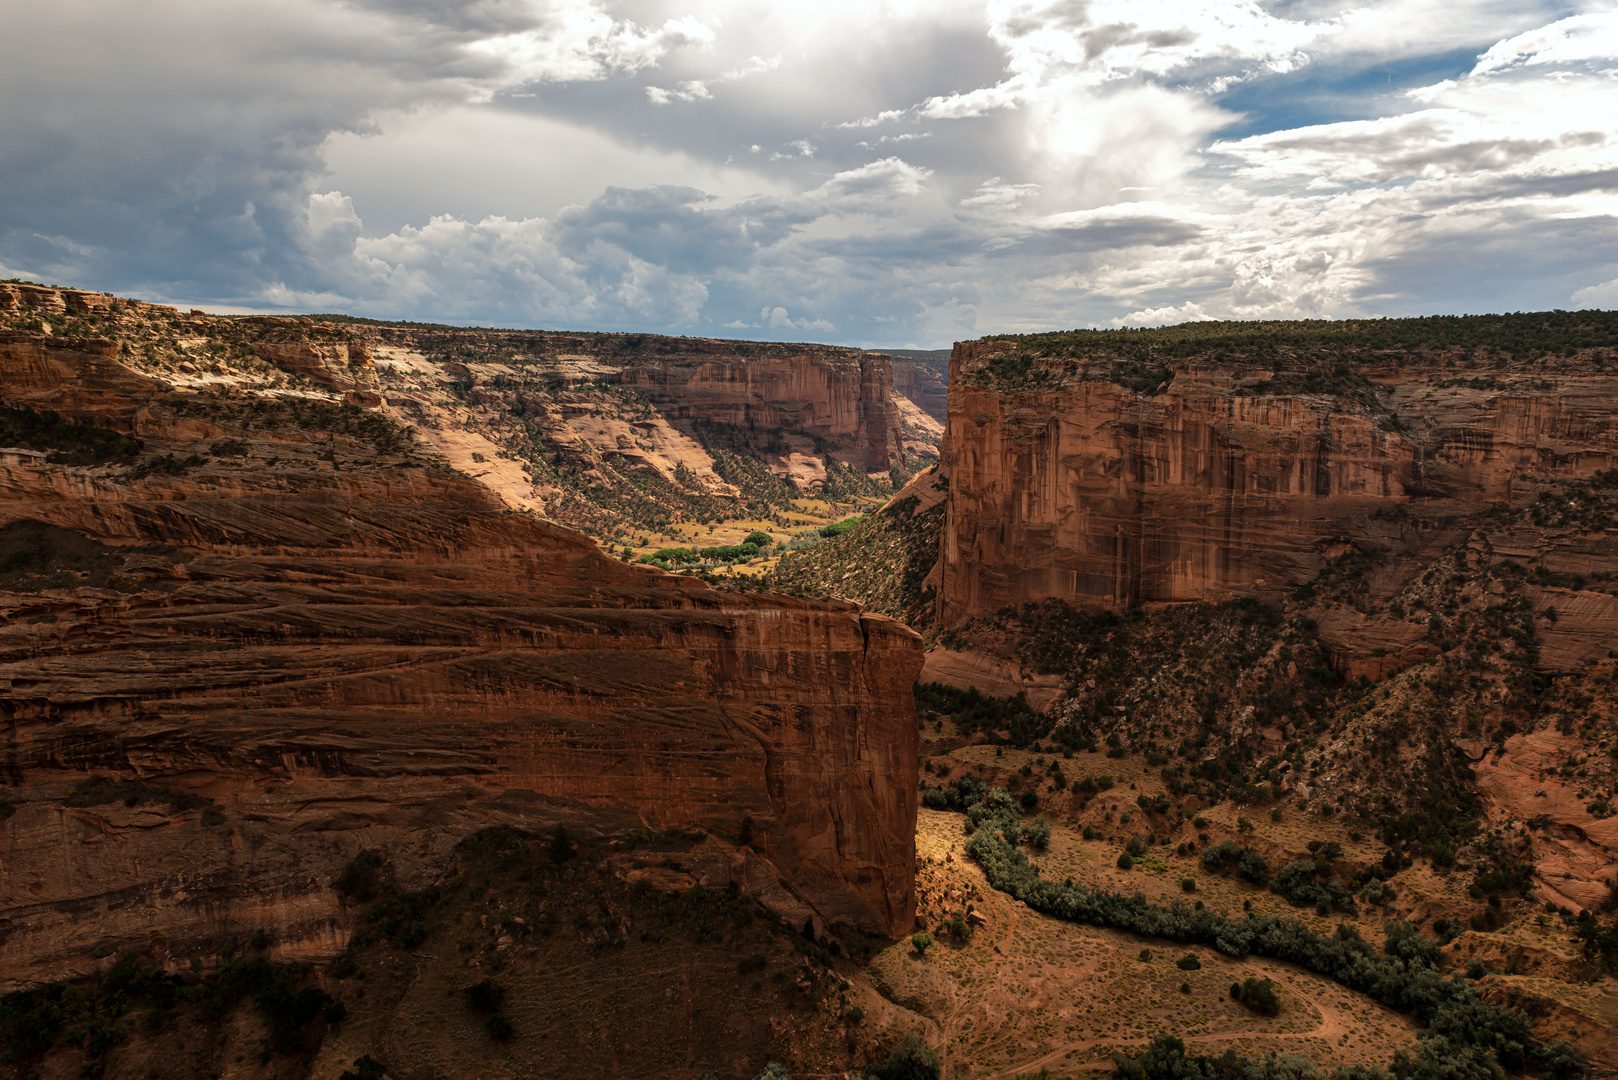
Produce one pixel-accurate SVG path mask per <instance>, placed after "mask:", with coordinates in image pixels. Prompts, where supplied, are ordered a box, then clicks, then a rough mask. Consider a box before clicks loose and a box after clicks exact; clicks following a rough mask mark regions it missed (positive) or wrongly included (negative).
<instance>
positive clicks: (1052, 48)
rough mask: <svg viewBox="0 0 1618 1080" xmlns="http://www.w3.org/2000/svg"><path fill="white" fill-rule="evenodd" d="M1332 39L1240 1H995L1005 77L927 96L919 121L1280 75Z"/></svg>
mask: <svg viewBox="0 0 1618 1080" xmlns="http://www.w3.org/2000/svg"><path fill="white" fill-rule="evenodd" d="M1338 29H1339V26H1338V24H1336V23H1333V22H1315V23H1308V22H1295V21H1292V20H1289V19H1284V18H1280V17H1277V16H1274V15H1271V14H1270V13H1269V12H1267V11H1265V10H1264V8H1262V7H1261V6H1259V5H1258V4H1256V3H1251V2H1241V0H1238V2H1235V3H1231V2H1228V0H1224V2H1221V0H1201V2H1197V0H1192V2H1185V0H1092V2H1091V3H1088V4H1085V5H1082V6H1079V5H1074V4H1072V3H1071V2H1069V0H1034V2H1032V3H1029V2H1024V0H998V2H994V3H991V4H990V5H989V37H990V38H991V39H992V40H994V41H995V42H996V43H997V44H999V45H1000V46H1001V48H1002V49H1004V50H1005V54H1006V71H1007V75H1006V77H1005V78H1004V79H1002V80H1001V81H999V82H998V83H995V84H994V85H992V86H983V87H978V88H977V89H974V90H969V91H964V92H962V91H957V92H954V93H949V94H937V95H934V96H932V97H930V98H928V99H927V100H926V101H924V102H922V103H921V105H920V106H919V111H920V113H921V115H922V116H925V117H931V118H936V119H951V120H955V119H963V118H966V117H973V116H982V115H984V114H985V113H988V112H992V111H995V110H998V109H1012V108H1020V107H1022V106H1025V105H1028V104H1030V103H1033V102H1036V101H1040V100H1045V99H1046V98H1047V97H1048V95H1047V93H1046V91H1047V88H1049V87H1051V86H1053V85H1057V84H1065V85H1067V86H1070V87H1088V88H1096V87H1100V86H1103V85H1105V84H1108V83H1112V82H1116V81H1119V80H1122V79H1130V78H1134V77H1136V76H1141V75H1148V76H1167V75H1170V74H1171V73H1172V74H1179V75H1184V74H1193V73H1194V69H1196V68H1198V67H1201V66H1206V65H1208V64H1209V63H1219V64H1227V65H1228V64H1236V65H1250V66H1252V67H1257V68H1261V69H1264V70H1268V71H1275V72H1287V71H1291V70H1293V69H1294V68H1296V67H1298V66H1300V65H1302V64H1304V63H1306V62H1307V60H1308V57H1307V55H1306V54H1304V53H1303V52H1302V49H1303V47H1304V46H1305V45H1308V44H1310V43H1312V42H1314V41H1316V40H1317V39H1319V38H1321V37H1322V36H1324V35H1329V34H1332V33H1335V32H1336V31H1337V30H1338ZM1229 78H1230V76H1228V75H1227V76H1226V83H1227V85H1228V81H1229Z"/></svg>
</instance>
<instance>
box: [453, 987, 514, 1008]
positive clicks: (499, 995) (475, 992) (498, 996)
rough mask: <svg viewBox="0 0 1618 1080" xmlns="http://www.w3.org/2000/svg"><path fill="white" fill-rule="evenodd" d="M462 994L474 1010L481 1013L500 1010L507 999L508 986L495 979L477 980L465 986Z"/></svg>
mask: <svg viewBox="0 0 1618 1080" xmlns="http://www.w3.org/2000/svg"><path fill="white" fill-rule="evenodd" d="M461 994H462V995H463V996H464V997H465V998H466V1003H467V1004H468V1005H469V1006H471V1008H472V1011H473V1012H480V1013H492V1012H499V1011H500V1007H501V1006H502V1005H503V1004H505V1000H506V988H505V987H504V986H502V985H501V984H499V983H497V982H495V981H494V980H493V979H484V980H483V981H482V982H475V983H473V984H472V985H471V986H468V987H466V988H464V989H463V990H462V991H461Z"/></svg>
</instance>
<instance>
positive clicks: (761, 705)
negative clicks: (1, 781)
mask: <svg viewBox="0 0 1618 1080" xmlns="http://www.w3.org/2000/svg"><path fill="white" fill-rule="evenodd" d="M42 358H43V359H42ZM47 361H48V362H47ZM41 373H43V374H41ZM864 378H865V376H862V381H863V380H864ZM878 381H880V380H878ZM0 385H3V386H4V387H6V389H7V391H8V392H9V391H11V390H13V389H19V390H20V391H25V393H24V394H23V396H25V397H26V398H27V399H28V402H29V403H30V404H32V405H34V406H36V407H49V408H56V409H59V410H61V411H63V412H64V413H67V414H68V415H79V414H83V415H94V416H96V417H97V418H99V419H102V420H104V421H109V422H119V423H122V424H124V425H125V430H129V431H133V432H134V433H135V434H136V435H137V436H139V437H140V438H142V439H143V440H145V444H146V446H145V450H144V452H143V462H151V461H153V460H157V459H158V458H159V456H160V455H173V456H174V457H173V458H170V459H169V460H171V461H172V460H174V459H176V458H179V459H184V458H185V457H186V455H193V454H195V455H196V456H197V458H198V460H200V463H195V462H194V463H192V464H191V465H189V466H188V467H186V468H184V469H183V470H178V469H177V468H176V467H173V466H171V467H168V468H157V469H153V468H147V469H141V468H135V469H129V468H127V467H121V466H104V467H100V468H72V467H67V466H59V465H50V464H46V463H43V462H39V461H30V462H29V463H27V464H14V465H0V526H4V525H6V524H9V523H12V522H17V521H21V520H33V521H38V522H45V523H49V524H50V525H52V526H59V527H62V528H65V529H71V530H74V531H75V532H78V533H81V534H83V535H85V536H88V537H91V538H94V539H96V540H99V541H103V542H105V543H106V544H108V545H111V547H112V550H113V552H115V553H120V554H121V555H122V558H123V561H124V566H123V568H122V570H121V571H119V572H118V573H117V574H115V575H114V576H113V578H112V579H110V580H109V581H108V583H107V584H108V586H109V587H106V588H99V587H90V586H89V585H88V584H81V585H80V586H79V587H78V588H49V589H46V588H27V587H26V586H25V585H19V584H18V583H17V582H16V581H12V583H11V585H10V586H9V587H11V588H23V591H22V592H11V593H0V606H3V607H4V609H5V615H6V618H5V621H4V628H3V630H0V680H3V681H0V717H3V718H4V723H5V738H6V748H5V769H6V778H7V784H8V788H7V790H6V791H5V793H4V796H3V798H4V801H5V802H6V803H7V804H8V805H10V806H12V807H14V808H15V812H14V813H12V814H11V815H10V816H9V817H8V818H7V819H6V820H4V821H0V865H3V873H0V972H4V975H5V980H6V982H7V983H8V984H9V985H12V986H16V985H21V984H27V983H32V982H42V981H46V980H51V979H58V978H63V977H69V976H73V975H76V974H83V973H85V972H87V971H89V970H92V969H93V968H94V967H95V966H97V965H98V963H99V962H98V961H96V960H95V959H93V954H94V953H95V952H99V951H104V949H105V948H112V949H118V948H121V947H124V946H126V945H134V944H141V945H143V946H145V945H149V944H151V943H152V942H155V941H159V940H160V941H161V942H162V947H161V950H160V951H163V952H165V953H166V955H168V956H169V958H170V959H171V961H172V962H175V963H179V962H181V961H182V960H183V959H185V958H186V957H188V956H190V957H194V956H197V955H202V954H206V953H207V952H208V951H209V950H211V949H214V948H216V947H218V946H219V945H221V944H222V943H223V942H224V941H226V940H227V939H230V938H232V937H237V936H240V935H242V934H244V933H251V932H253V931H254V930H257V929H264V930H266V931H268V932H269V933H270V935H271V937H272V938H274V939H275V940H276V941H277V943H278V944H277V949H278V950H279V952H280V954H281V955H283V956H317V955H329V954H331V953H333V952H335V951H337V950H338V949H340V948H341V947H342V945H343V942H344V940H345V939H346V924H345V922H344V916H343V912H342V908H341V905H340V904H339V902H338V897H337V894H336V893H335V891H334V889H333V883H334V881H335V880H336V878H337V876H338V874H339V872H340V871H341V868H342V867H343V865H344V864H346V863H347V862H348V861H349V860H350V859H352V858H353V857H354V855H355V854H356V853H358V852H359V851H361V850H379V851H383V852H386V853H387V854H388V855H389V857H390V858H392V859H393V861H394V863H395V866H396V867H397V869H398V871H399V873H400V875H401V877H402V879H403V880H404V881H406V882H407V883H409V882H422V881H426V880H429V879H431V878H432V877H433V876H434V875H435V873H436V867H437V865H438V863H439V859H440V858H441V856H442V855H443V854H444V852H445V851H446V850H447V849H448V848H449V847H450V846H451V845H453V844H454V843H455V842H456V841H457V840H459V839H460V838H462V837H464V836H466V835H468V834H470V833H472V832H474V831H476V830H478V829H481V828H484V827H487V826H490V825H495V824H508V825H513V826H516V827H519V828H524V829H529V830H534V831H549V830H552V829H554V828H555V827H556V826H557V825H558V824H561V825H564V826H565V827H566V828H567V829H569V830H573V831H576V832H579V833H591V834H611V833H618V832H624V831H628V830H632V829H636V828H650V829H668V828H675V827H695V828H702V829H704V830H707V831H708V832H709V833H710V834H711V835H712V836H714V837H716V838H718V839H720V840H723V841H725V842H726V843H729V844H732V845H736V844H740V843H741V841H742V839H743V838H744V837H746V836H750V837H751V847H752V848H753V849H754V851H755V853H756V857H752V856H748V857H741V856H738V858H737V861H736V865H737V866H738V868H739V869H738V877H739V878H740V879H741V880H738V882H737V884H738V885H739V886H741V887H744V888H750V887H752V888H756V886H757V880H758V864H759V862H760V860H762V861H763V863H764V864H765V865H766V866H767V867H768V868H769V869H770V870H771V871H772V874H773V878H774V879H776V880H779V882H780V883H781V887H784V889H785V890H787V892H788V893H789V894H791V895H792V896H793V897H794V899H793V903H795V904H805V905H807V906H808V907H810V908H811V909H813V910H814V911H815V912H816V913H817V914H818V915H819V916H820V917H821V918H822V919H823V920H824V921H826V922H835V921H839V920H841V921H845V922H849V923H853V924H858V925H861V926H864V927H866V928H868V929H870V930H874V931H879V932H886V933H890V934H898V933H901V932H904V931H908V929H909V928H910V926H911V924H912V921H913V917H914V899H913V888H912V878H913V870H914V823H915V812H916V802H915V800H916V794H915V793H916V776H917V763H916V751H917V744H916V739H917V735H916V725H915V718H914V712H913V706H912V704H911V699H910V686H911V684H912V683H913V681H914V679H915V676H916V673H917V671H918V670H919V668H920V665H921V653H920V648H919V644H918V640H917V638H916V636H915V635H914V634H913V633H912V632H911V631H909V630H908V629H906V628H904V627H903V626H901V625H900V624H898V623H895V622H893V621H891V620H888V619H885V618H882V617H880V616H871V615H866V614H863V613H862V612H861V611H860V610H859V609H858V608H857V607H856V606H854V605H852V604H847V603H837V602H817V601H802V600H793V599H790V598H786V597H779V596H772V595H768V594H747V595H738V594H731V593H726V592H721V591H716V590H711V589H708V588H706V587H702V586H700V585H698V584H696V583H693V582H691V581H688V580H686V579H681V578H676V577H671V576H669V575H664V574H660V573H657V572H655V571H651V570H648V569H645V568H638V567H630V566H625V565H623V564H621V563H618V562H615V561H613V560H611V559H607V558H604V557H602V556H601V555H600V554H599V553H598V552H597V550H596V549H595V547H594V545H593V544H591V543H590V542H589V541H588V540H586V539H585V538H583V537H581V536H578V535H577V534H574V533H571V532H569V531H567V530H565V529H562V528H559V527H557V526H554V525H552V524H549V523H547V522H544V521H543V520H541V519H538V518H535V517H533V516H532V515H527V514H520V513H513V512H511V511H509V510H508V509H506V508H505V506H504V505H503V504H502V503H501V502H500V501H499V500H498V499H496V498H495V497H494V496H493V495H492V494H491V493H490V492H489V490H488V489H487V488H485V487H483V486H481V485H479V484H477V483H475V482H474V481H472V480H471V479H469V478H467V477H465V476H464V475H462V474H459V473H456V472H453V471H450V470H448V469H446V468H444V467H442V466H425V467H424V466H423V465H421V464H420V461H419V458H417V457H414V456H412V452H398V453H392V454H389V453H385V452H381V451H378V450H377V449H376V447H375V446H372V445H368V444H366V442H365V441H364V440H363V439H362V438H359V437H357V436H352V435H349V434H344V433H343V432H342V431H340V430H330V431H321V432H306V431H298V430H287V429H278V430H267V429H266V428H265V427H264V426H263V425H262V424H259V425H258V426H254V425H253V424H250V423H248V422H247V421H246V419H244V418H245V417H246V416H247V415H248V414H247V413H244V412H241V411H240V410H239V409H238V411H235V412H233V411H231V410H232V408H235V407H236V406H239V405H240V404H241V403H240V402H229V401H227V402H225V403H224V404H222V405H220V406H219V408H217V409H215V410H214V412H213V413H211V414H210V417H209V419H207V420H202V419H197V418H187V417H185V416H182V415H179V412H177V411H176V408H175V406H174V405H173V404H172V403H171V401H170V399H164V400H161V401H157V402H148V401H145V400H142V399H141V396H140V394H139V391H141V390H142V388H143V387H144V383H143V382H142V377H141V376H138V375H137V374H135V373H134V372H130V371H127V370H122V369H121V365H119V364H118V362H117V360H116V359H114V358H113V357H112V356H111V355H110V354H108V353H107V352H106V350H102V349H91V350H88V351H87V350H85V349H83V348H79V349H67V348H62V347H58V346H54V345H52V344H51V343H50V342H48V341H34V340H30V341H22V340H11V341H9V342H7V343H5V345H4V347H3V348H0ZM92 390H93V391H94V393H92ZM120 395H124V396H122V397H120ZM92 399H93V400H92ZM180 411H183V410H180ZM355 415H356V416H358V415H359V414H358V413H357V412H356V413H355ZM220 439H228V440H232V441H233V445H235V446H236V447H237V449H235V450H234V451H233V453H232V455H231V456H228V457H214V458H212V459H208V458H206V455H205V451H206V450H207V448H208V446H211V445H213V444H212V443H208V442H206V440H220ZM242 447H245V450H244V449H242ZM198 451H203V452H204V453H202V454H198V453H197V452H198ZM92 774H101V775H104V776H107V777H110V778H120V779H131V778H139V779H140V780H142V781H143V782H145V783H146V784H147V785H149V786H150V787H151V788H152V790H155V789H156V786H161V787H162V788H166V789H172V791H174V792H180V793H186V794H190V795H195V796H200V797H202V798H203V799H211V800H213V804H212V806H211V807H210V808H207V809H205V808H203V807H201V806H193V807H192V808H190V809H179V810H176V809H173V808H171V806H170V805H168V804H167V803H166V802H165V799H167V798H168V796H167V795H163V794H162V793H161V792H159V794H158V795H156V796H153V797H151V798H144V799H137V800H136V801H135V804H134V805H129V806H126V805H124V803H123V802H121V801H117V800H114V801H111V802H107V803H103V804H100V805H88V806H70V805H67V803H68V802H70V801H77V802H83V801H84V800H83V799H82V798H80V799H77V800H73V799H70V798H69V796H70V793H71V792H72V791H74V790H75V787H76V785H79V784H82V783H83V782H84V781H85V780H86V779H87V778H88V777H89V776H90V775H92ZM193 801H194V800H193ZM182 805H183V801H182ZM221 813H222V815H223V820H220V818H219V815H220V814H221ZM749 819H751V822H750V824H748V821H749ZM749 879H751V880H752V885H750V884H749Z"/></svg>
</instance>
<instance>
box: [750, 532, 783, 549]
mask: <svg viewBox="0 0 1618 1080" xmlns="http://www.w3.org/2000/svg"><path fill="white" fill-rule="evenodd" d="M742 543H744V544H752V545H753V546H754V547H756V548H758V549H759V550H760V551H763V550H764V549H765V548H768V547H773V546H774V545H775V538H774V537H772V536H771V535H770V534H769V533H767V532H757V531H754V532H750V533H748V534H747V536H746V537H745V538H744V539H743V540H742Z"/></svg>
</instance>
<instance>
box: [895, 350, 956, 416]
mask: <svg viewBox="0 0 1618 1080" xmlns="http://www.w3.org/2000/svg"><path fill="white" fill-rule="evenodd" d="M893 389H894V392H895V393H898V394H899V395H901V396H903V397H904V398H905V399H907V400H908V401H911V402H913V403H914V404H915V406H916V407H917V408H918V409H920V410H921V411H922V412H924V413H926V414H927V415H928V416H931V417H932V418H933V419H934V420H937V421H939V422H940V423H942V422H943V421H945V420H947V419H949V383H948V382H947V381H946V379H945V377H944V376H942V375H940V374H939V373H938V372H937V371H935V370H934V369H933V367H932V365H930V364H927V363H924V362H922V361H920V360H905V359H901V358H900V357H894V358H893Z"/></svg>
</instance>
